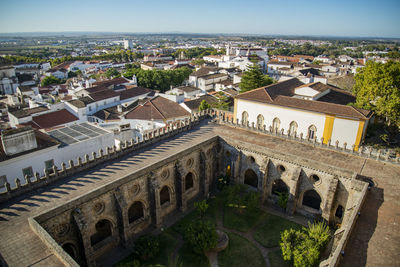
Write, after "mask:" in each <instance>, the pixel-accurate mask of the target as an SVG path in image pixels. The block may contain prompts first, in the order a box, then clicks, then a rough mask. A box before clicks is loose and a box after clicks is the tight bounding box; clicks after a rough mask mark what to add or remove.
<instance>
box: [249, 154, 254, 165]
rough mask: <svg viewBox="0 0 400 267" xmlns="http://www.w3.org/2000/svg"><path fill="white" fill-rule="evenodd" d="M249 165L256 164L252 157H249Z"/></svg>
mask: <svg viewBox="0 0 400 267" xmlns="http://www.w3.org/2000/svg"><path fill="white" fill-rule="evenodd" d="M249 160H250V163H251V164H253V163H255V162H256V159H255V158H254V157H253V156H250V157H249Z"/></svg>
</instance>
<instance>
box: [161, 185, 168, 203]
mask: <svg viewBox="0 0 400 267" xmlns="http://www.w3.org/2000/svg"><path fill="white" fill-rule="evenodd" d="M167 202H169V189H168V186H164V187H163V188H162V189H161V191H160V205H163V204H164V203H167Z"/></svg>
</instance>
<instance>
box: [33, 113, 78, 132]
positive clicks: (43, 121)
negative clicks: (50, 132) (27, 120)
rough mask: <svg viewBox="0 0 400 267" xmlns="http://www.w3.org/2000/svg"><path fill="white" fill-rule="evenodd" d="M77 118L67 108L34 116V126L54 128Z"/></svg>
mask: <svg viewBox="0 0 400 267" xmlns="http://www.w3.org/2000/svg"><path fill="white" fill-rule="evenodd" d="M77 120H78V118H77V117H75V116H74V115H72V114H71V113H69V112H68V111H67V110H66V109H62V110H58V111H55V112H51V113H46V114H43V115H39V116H35V117H33V118H32V122H33V127H35V128H38V129H48V128H53V127H56V126H60V125H63V124H66V123H70V122H73V121H77Z"/></svg>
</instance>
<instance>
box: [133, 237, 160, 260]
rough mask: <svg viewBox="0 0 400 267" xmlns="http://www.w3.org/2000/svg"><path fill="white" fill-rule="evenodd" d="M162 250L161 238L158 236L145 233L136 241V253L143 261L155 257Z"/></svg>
mask: <svg viewBox="0 0 400 267" xmlns="http://www.w3.org/2000/svg"><path fill="white" fill-rule="evenodd" d="M159 252H160V240H159V238H158V236H153V235H145V236H142V237H139V238H138V240H136V242H135V251H134V254H135V256H136V257H137V258H139V259H140V260H141V261H146V260H149V259H152V258H154V257H155V256H156V255H157V254H158V253H159Z"/></svg>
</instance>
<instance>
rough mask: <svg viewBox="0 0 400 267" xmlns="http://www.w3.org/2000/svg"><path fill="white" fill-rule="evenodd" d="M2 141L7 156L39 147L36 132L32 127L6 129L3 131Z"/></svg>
mask: <svg viewBox="0 0 400 267" xmlns="http://www.w3.org/2000/svg"><path fill="white" fill-rule="evenodd" d="M1 142H2V144H3V149H4V152H5V153H6V155H7V156H12V155H15V154H18V153H22V152H25V151H28V150H32V149H35V148H37V147H38V146H37V142H36V136H35V132H34V131H33V130H32V128H31V127H23V128H18V129H11V130H5V131H3V132H2V133H1Z"/></svg>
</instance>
